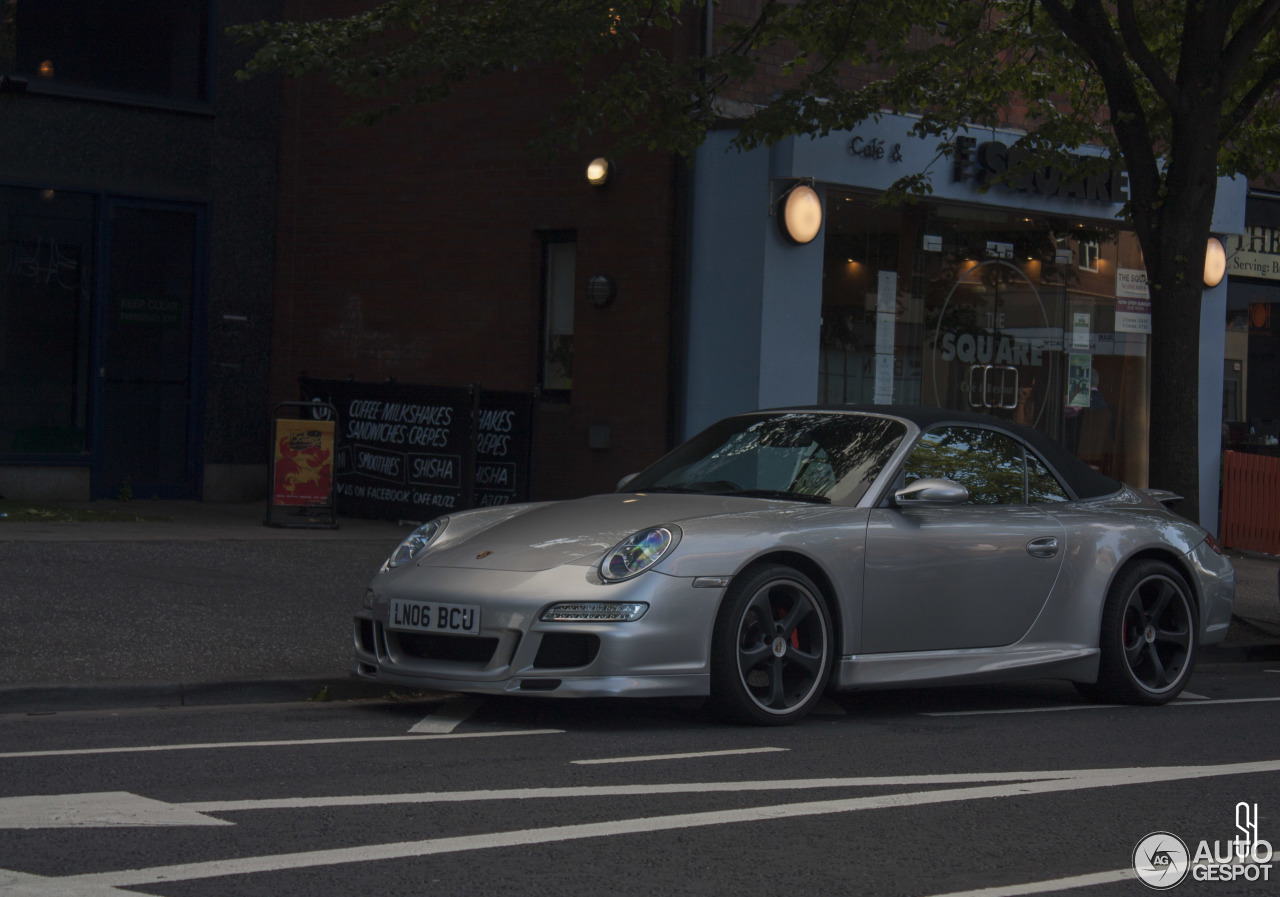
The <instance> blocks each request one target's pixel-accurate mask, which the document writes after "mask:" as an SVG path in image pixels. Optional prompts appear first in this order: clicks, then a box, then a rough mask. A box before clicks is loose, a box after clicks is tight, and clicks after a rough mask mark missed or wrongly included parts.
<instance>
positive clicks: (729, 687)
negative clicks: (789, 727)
mask: <svg viewBox="0 0 1280 897" xmlns="http://www.w3.org/2000/svg"><path fill="white" fill-rule="evenodd" d="M832 655H833V638H832V629H831V616H830V614H829V612H828V610H827V605H826V602H825V601H824V599H823V597H822V592H821V590H820V589H819V588H818V587H817V586H816V585H815V584H814V583H813V581H812V580H811V579H809V577H807V576H805V575H804V574H803V573H801V572H800V571H798V570H795V569H792V568H791V567H786V566H782V565H780V564H767V565H762V566H760V567H757V568H755V569H752V570H748V571H746V572H744V573H742V574H739V575H738V577H736V578H735V579H734V581H733V584H732V585H731V586H730V587H729V592H728V594H727V595H726V596H725V600H724V603H723V604H722V605H721V607H720V613H719V615H718V616H717V618H716V625H715V632H714V634H713V638H712V657H711V700H712V703H713V706H714V707H715V708H716V709H717V710H718V711H719V712H720V713H721V714H722V715H723V716H726V717H729V718H731V719H735V720H739V721H744V722H753V723H758V724H760V725H786V724H788V723H793V722H795V721H797V720H799V719H801V718H802V717H804V716H805V715H806V714H807V713H808V712H809V711H810V710H812V709H813V707H814V706H815V705H816V704H817V703H818V701H820V700H821V699H822V695H823V690H824V689H825V687H826V684H827V678H828V677H829V676H830V675H831V666H832Z"/></svg>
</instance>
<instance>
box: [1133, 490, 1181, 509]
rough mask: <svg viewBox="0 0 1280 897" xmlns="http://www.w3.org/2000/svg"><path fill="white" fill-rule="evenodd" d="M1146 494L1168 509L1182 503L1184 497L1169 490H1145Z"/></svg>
mask: <svg viewBox="0 0 1280 897" xmlns="http://www.w3.org/2000/svg"><path fill="white" fill-rule="evenodd" d="M1142 491H1143V492H1144V493H1145V494H1147V495H1149V496H1151V497H1152V498H1154V499H1155V500H1156V501H1158V502H1160V504H1162V505H1164V506H1165V507H1168V506H1169V505H1175V504H1177V503H1178V502H1180V501H1182V496H1181V495H1179V494H1178V493H1176V492H1170V491H1169V490H1168V489H1143V490H1142Z"/></svg>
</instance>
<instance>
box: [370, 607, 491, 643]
mask: <svg viewBox="0 0 1280 897" xmlns="http://www.w3.org/2000/svg"><path fill="white" fill-rule="evenodd" d="M387 625H388V626H390V627H391V628H392V629H404V630H409V631H411V632H456V633H459V634H462V633H466V634H468V635H479V634H480V608H478V607H476V606H475V605H473V604H427V603H426V602H424V601H400V600H398V599H393V600H392V601H391V614H390V616H389V617H388V618H387Z"/></svg>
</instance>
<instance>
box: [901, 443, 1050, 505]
mask: <svg viewBox="0 0 1280 897" xmlns="http://www.w3.org/2000/svg"><path fill="white" fill-rule="evenodd" d="M904 470H905V473H906V481H907V483H908V484H910V483H912V482H914V481H915V480H918V479H922V478H924V477H942V478H944V479H948V480H954V481H955V482H957V483H959V484H960V485H962V486H964V487H965V488H966V489H968V490H969V502H970V503H971V504H976V505H1020V504H1022V503H1023V496H1024V495H1025V488H1024V485H1025V483H1024V474H1025V471H1026V464H1025V461H1024V460H1023V450H1022V443H1020V442H1018V441H1016V440H1014V439H1010V438H1009V437H1008V436H1005V435H1004V434H1002V433H997V432H995V431H994V430H984V429H982V428H980V427H939V428H937V429H936V430H930V431H929V432H928V433H925V434H924V435H923V436H921V437H920V442H919V443H917V445H916V447H915V448H914V449H912V451H911V455H910V457H908V458H907V463H906V466H905V468H904ZM1046 473H1047V471H1046Z"/></svg>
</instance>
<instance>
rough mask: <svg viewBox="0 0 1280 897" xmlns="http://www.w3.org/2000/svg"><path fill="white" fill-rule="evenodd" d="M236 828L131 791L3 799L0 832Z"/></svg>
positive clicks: (41, 795) (0, 803)
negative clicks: (182, 827)
mask: <svg viewBox="0 0 1280 897" xmlns="http://www.w3.org/2000/svg"><path fill="white" fill-rule="evenodd" d="M234 824H235V823H232V822H224V821H222V820H221V819H214V818H213V817H211V816H206V815H204V814H203V813H200V812H198V811H196V810H192V809H189V808H187V807H184V806H182V805H181V804H168V803H165V802H164V801H159V800H151V799H150V798H147V797H141V796H139V795H137V794H130V793H129V792H128V791H102V792H97V793H91V794H36V795H28V796H25V797H0V829H6V828H21V829H33V828H113V827H116V826H126V825H127V826H139V825H141V826H152V825H234Z"/></svg>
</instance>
